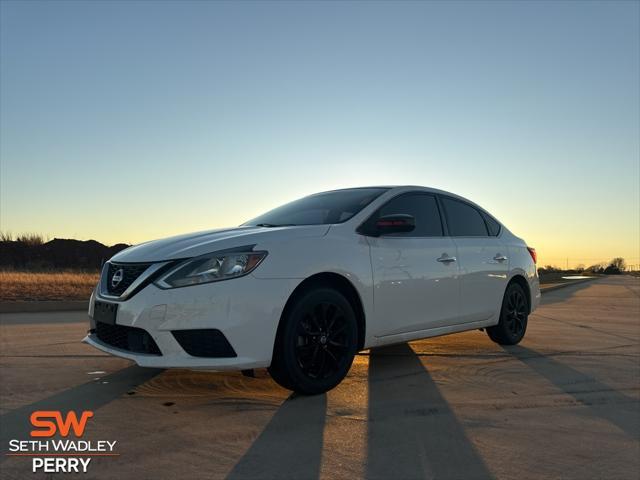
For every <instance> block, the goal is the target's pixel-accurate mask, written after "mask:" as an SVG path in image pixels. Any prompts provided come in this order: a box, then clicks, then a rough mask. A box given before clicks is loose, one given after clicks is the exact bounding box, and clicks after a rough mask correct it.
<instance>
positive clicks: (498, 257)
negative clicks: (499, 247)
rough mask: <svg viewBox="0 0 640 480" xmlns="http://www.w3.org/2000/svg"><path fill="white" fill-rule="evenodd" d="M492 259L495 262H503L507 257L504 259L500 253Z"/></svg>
mask: <svg viewBox="0 0 640 480" xmlns="http://www.w3.org/2000/svg"><path fill="white" fill-rule="evenodd" d="M493 259H494V260H495V261H496V262H504V261H505V260H507V257H505V256H504V255H502V254H501V253H498V254H496V256H495V257H493Z"/></svg>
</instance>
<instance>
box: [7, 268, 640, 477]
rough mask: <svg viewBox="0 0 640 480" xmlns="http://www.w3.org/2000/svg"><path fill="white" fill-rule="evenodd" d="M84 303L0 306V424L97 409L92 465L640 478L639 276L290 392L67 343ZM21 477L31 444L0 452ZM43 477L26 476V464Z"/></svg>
mask: <svg viewBox="0 0 640 480" xmlns="http://www.w3.org/2000/svg"><path fill="white" fill-rule="evenodd" d="M85 318H86V316H85V314H84V313H83V312H73V313H69V314H64V313H63V314H61V313H59V312H52V313H42V314H37V313H30V314H3V315H1V316H0V333H1V335H0V353H1V356H0V437H1V440H2V443H1V448H2V453H3V457H4V453H6V452H7V450H8V444H7V442H8V440H9V439H10V438H20V439H28V438H29V437H28V435H29V430H30V425H29V421H28V417H29V415H30V413H31V412H32V411H34V410H42V409H61V410H63V411H66V410H73V409H75V410H94V412H95V416H94V418H92V419H91V420H90V421H89V423H88V427H87V431H86V434H85V437H84V438H86V439H89V440H117V442H118V443H117V447H116V450H117V451H118V452H119V453H120V454H121V455H120V456H119V457H106V458H94V459H93V460H92V463H91V466H90V469H89V473H88V474H86V475H85V477H86V478H116V477H119V478H152V477H153V478H214V479H216V478H234V479H241V478H295V479H304V478H360V477H367V478H380V479H388V478H398V479H405V478H406V479H409V478H465V479H466V478H505V479H511V478H549V477H556V478H576V479H581V480H582V479H585V478H617V479H624V478H630V479H631V478H633V479H635V478H638V472H639V471H640V442H639V437H640V434H639V432H640V280H638V279H634V278H632V277H606V278H602V279H599V280H595V281H593V282H588V283H583V284H579V285H574V286H570V287H567V288H564V289H561V290H556V291H553V292H548V293H545V295H544V296H543V304H542V306H541V307H540V308H539V309H538V311H537V312H536V313H535V314H534V315H532V316H531V317H530V322H529V329H528V332H527V336H526V337H525V339H524V341H523V342H522V344H521V345H518V346H515V347H507V348H502V347H500V346H499V345H496V344H494V343H492V342H491V341H490V340H489V338H488V337H487V336H486V335H485V334H484V333H482V332H479V331H472V332H466V333H463V334H456V335H451V336H447V337H440V338H435V339H428V340H421V341H417V342H412V343H411V344H409V345H400V346H394V347H388V348H383V349H376V350H372V351H370V352H363V353H362V354H361V355H359V356H358V357H357V358H356V362H355V363H354V366H353V368H352V369H351V372H350V373H349V376H348V377H347V379H346V380H345V381H344V382H343V383H342V384H341V385H340V386H339V387H338V388H336V389H335V390H333V391H331V392H329V393H328V394H326V395H320V396H316V397H295V396H291V395H290V394H289V392H287V391H285V390H283V389H281V388H280V387H278V386H277V385H276V384H275V383H274V382H273V381H272V380H271V379H270V378H269V377H268V375H267V374H266V372H265V371H258V372H257V378H246V377H243V376H241V375H240V374H239V373H226V374H218V373H203V372H189V371H184V370H167V371H160V370H147V369H141V368H138V367H136V366H132V365H131V363H129V362H127V361H125V360H121V359H117V358H113V357H109V356H106V355H103V354H102V353H100V352H98V351H96V350H94V349H92V348H90V347H88V346H86V345H83V344H81V343H79V340H80V339H81V338H82V336H83V335H84V332H85V331H86V329H87V325H86V323H85V322H84V320H85ZM0 462H1V463H0V473H1V474H2V475H1V476H2V478H24V477H25V476H27V475H29V476H32V475H31V473H30V467H31V463H30V460H29V459H27V458H16V457H11V458H6V457H5V458H3V459H2V460H0ZM35 477H36V478H38V476H37V475H35Z"/></svg>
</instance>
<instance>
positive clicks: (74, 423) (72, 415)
mask: <svg viewBox="0 0 640 480" xmlns="http://www.w3.org/2000/svg"><path fill="white" fill-rule="evenodd" d="M91 417H93V412H91V411H88V410H86V411H84V412H82V414H81V415H80V419H78V416H77V415H76V412H73V411H71V412H68V413H67V416H66V418H62V412H60V411H57V410H39V411H36V412H33V413H32V414H31V418H30V420H31V425H33V426H34V427H35V428H36V430H32V431H31V436H32V437H53V436H54V435H55V434H56V433H59V434H60V435H61V436H63V437H68V436H69V432H70V431H71V430H73V433H74V434H75V436H76V437H82V435H83V434H84V429H85V427H86V426H87V420H89V419H90V418H91ZM37 429H40V430H37Z"/></svg>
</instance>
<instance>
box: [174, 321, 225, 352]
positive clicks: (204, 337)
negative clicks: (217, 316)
mask: <svg viewBox="0 0 640 480" xmlns="http://www.w3.org/2000/svg"><path fill="white" fill-rule="evenodd" d="M171 333H172V334H173V336H174V338H175V339H176V340H177V341H178V343H179V344H180V346H181V347H182V348H183V349H184V351H185V352H187V353H188V354H189V355H191V356H193V357H210V358H231V357H237V356H238V355H237V354H236V351H235V350H234V349H233V347H232V346H231V344H230V343H229V340H227V337H225V336H224V334H223V333H222V332H221V331H220V330H216V329H214V328H206V329H196V330H172V331H171Z"/></svg>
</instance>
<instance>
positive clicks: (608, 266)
mask: <svg viewBox="0 0 640 480" xmlns="http://www.w3.org/2000/svg"><path fill="white" fill-rule="evenodd" d="M626 269H627V262H625V260H624V258H622V257H616V258H614V259H612V260H611V261H610V262H609V263H598V264H595V265H591V266H589V267H585V266H584V265H578V266H577V267H576V268H573V269H570V270H565V269H562V268H559V267H555V266H553V265H545V266H544V267H540V268H538V272H539V273H543V274H544V273H557V272H569V273H600V274H605V275H619V274H621V273H622V272H624V271H625V270H626Z"/></svg>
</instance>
